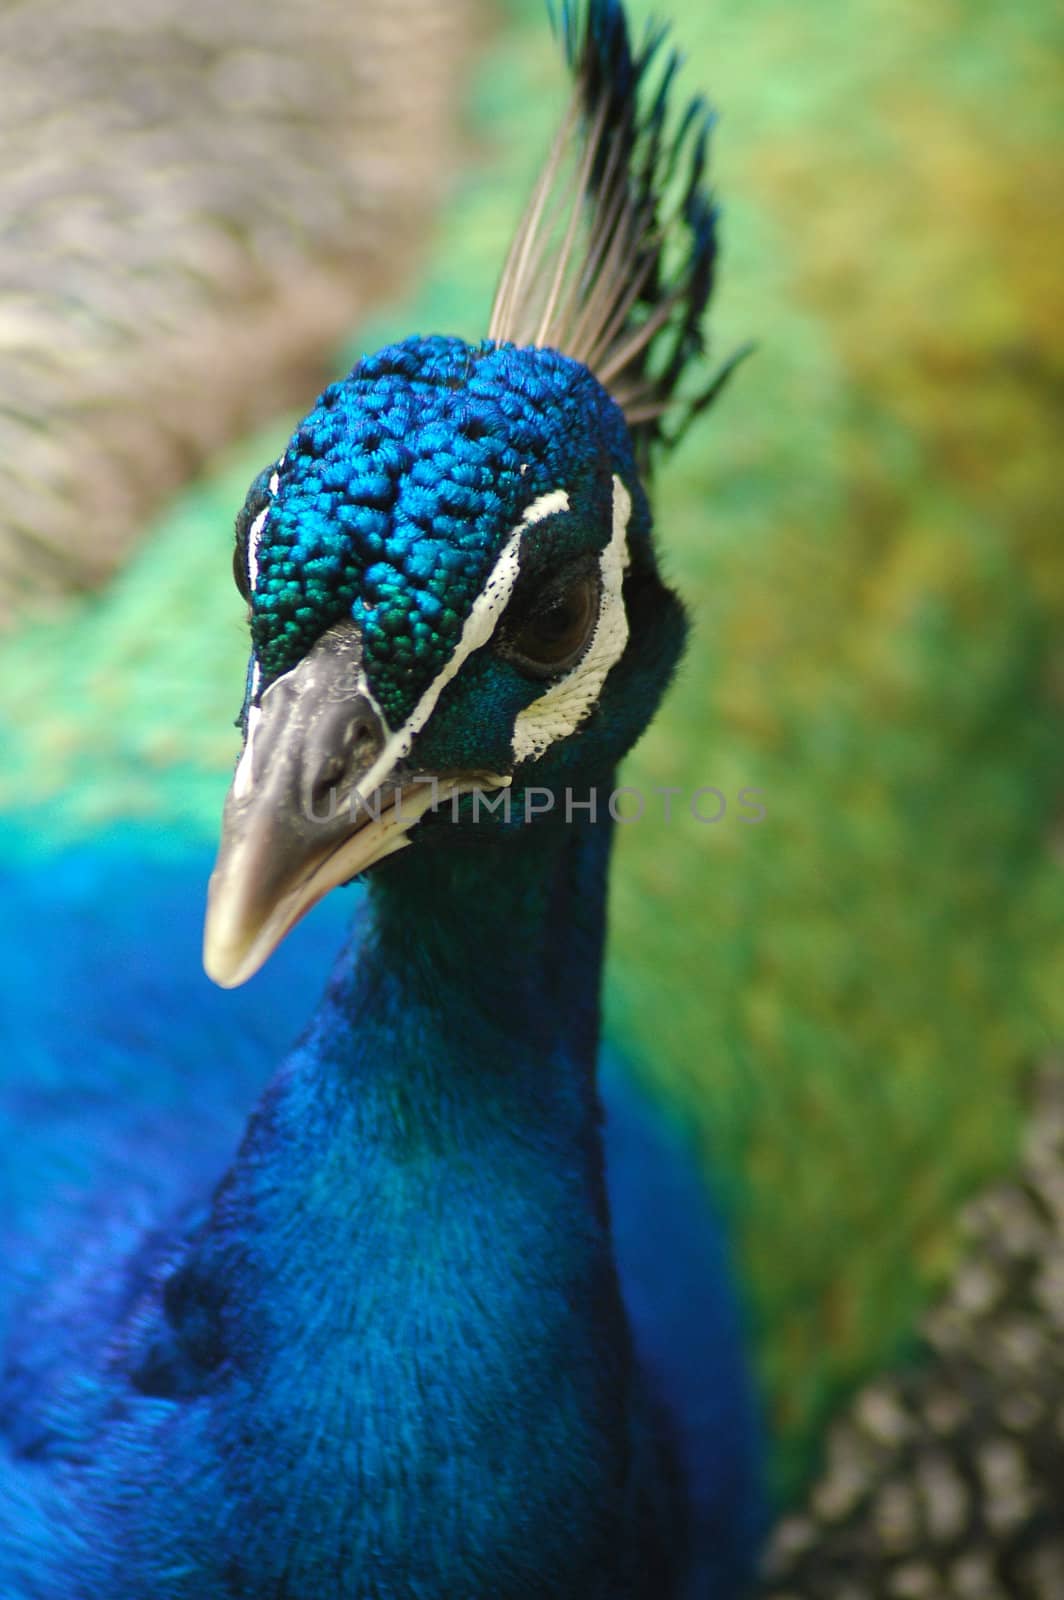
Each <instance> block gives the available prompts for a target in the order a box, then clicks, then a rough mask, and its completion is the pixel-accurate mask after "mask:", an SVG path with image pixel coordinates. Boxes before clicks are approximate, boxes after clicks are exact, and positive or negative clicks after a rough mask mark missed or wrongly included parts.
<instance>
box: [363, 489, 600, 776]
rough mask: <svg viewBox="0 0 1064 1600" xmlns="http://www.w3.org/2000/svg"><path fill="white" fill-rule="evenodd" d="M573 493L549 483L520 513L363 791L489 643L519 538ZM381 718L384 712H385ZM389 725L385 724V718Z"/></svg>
mask: <svg viewBox="0 0 1064 1600" xmlns="http://www.w3.org/2000/svg"><path fill="white" fill-rule="evenodd" d="M568 509H569V495H568V493H567V492H566V490H564V489H551V490H550V491H549V493H547V494H542V495H540V496H539V498H538V499H537V500H533V502H532V504H531V505H530V506H527V507H526V508H525V510H524V512H523V514H522V517H521V521H520V522H519V523H518V524H517V527H516V528H515V529H514V530H513V532H512V533H511V534H510V537H509V538H508V539H507V541H506V543H505V545H504V546H503V548H502V552H501V554H500V555H499V557H498V559H497V561H496V562H495V565H494V567H493V568H492V571H491V576H490V577H489V578H488V581H487V583H486V584H485V585H484V587H483V589H482V590H481V591H480V593H479V594H478V595H477V598H476V599H475V600H474V602H473V609H472V611H471V612H470V613H469V616H468V617H467V618H466V620H465V626H464V627H463V629H462V636H461V638H460V639H459V641H458V644H457V646H456V647H455V650H454V652H453V654H452V655H451V656H450V658H449V660H448V661H447V664H446V665H445V666H444V668H443V670H442V671H441V672H439V673H438V674H437V676H436V677H435V678H434V679H433V680H432V682H431V683H430V684H429V686H428V688H427V689H426V690H425V693H424V694H423V695H422V696H421V699H420V700H419V701H418V703H417V705H416V706H415V707H414V709H413V711H412V712H411V713H410V716H409V717H408V718H407V720H406V721H405V722H404V723H403V726H402V727H401V728H400V729H399V730H398V732H397V733H393V734H392V735H391V736H390V738H389V739H388V741H387V743H386V744H385V746H384V749H383V750H382V751H381V753H380V755H379V756H378V758H377V760H376V761H375V762H374V763H373V766H372V767H371V768H370V770H369V771H368V772H367V773H366V776H365V777H364V778H363V780H362V782H361V783H360V784H359V793H360V794H361V795H363V796H364V797H365V796H368V795H371V794H372V793H373V791H374V790H375V789H376V788H377V787H378V785H379V784H380V782H381V780H382V778H384V777H386V776H387V774H388V773H389V772H390V771H391V769H392V767H393V766H394V765H395V763H396V762H397V761H401V760H402V759H403V757H404V756H405V755H407V754H409V751H410V748H411V746H412V745H413V742H414V740H415V738H416V737H417V735H418V734H419V733H420V731H421V729H422V728H423V727H424V726H425V724H426V722H427V721H428V720H429V717H430V716H431V715H432V713H433V711H434V710H435V709H436V704H437V702H438V700H439V698H440V695H441V694H442V693H443V691H444V689H445V688H446V687H447V685H448V684H449V683H450V682H451V679H452V678H454V677H456V676H457V674H458V673H459V671H460V670H461V668H462V667H463V665H464V664H465V662H466V661H467V660H468V659H469V657H470V656H471V655H472V654H473V651H474V650H479V649H480V648H481V647H482V646H483V645H485V644H487V643H488V641H489V639H490V638H491V637H492V634H493V633H494V632H495V629H496V627H497V625H498V622H499V618H500V617H501V616H502V614H503V612H504V611H505V610H506V607H507V605H508V604H509V602H510V596H511V595H512V594H513V591H514V585H515V583H516V582H517V578H518V575H519V573H520V570H521V556H520V549H521V538H522V535H523V533H524V530H525V528H527V527H528V526H529V524H530V523H534V522H542V520H543V518H544V517H550V516H553V515H554V514H555V513H556V512H559V511H568ZM382 721H383V718H382ZM385 726H387V724H385Z"/></svg>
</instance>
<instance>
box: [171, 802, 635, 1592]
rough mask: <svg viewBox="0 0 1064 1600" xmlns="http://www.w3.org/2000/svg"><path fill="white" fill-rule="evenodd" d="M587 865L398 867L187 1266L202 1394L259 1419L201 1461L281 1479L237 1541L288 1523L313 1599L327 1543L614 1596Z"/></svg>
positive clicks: (623, 1472)
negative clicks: (300, 1534) (205, 1365)
mask: <svg viewBox="0 0 1064 1600" xmlns="http://www.w3.org/2000/svg"><path fill="white" fill-rule="evenodd" d="M608 855H609V832H608V829H607V828H606V827H601V826H600V827H581V826H578V825H574V826H571V827H568V828H546V827H538V826H532V827H529V828H528V830H527V832H524V833H522V834H521V836H520V837H519V838H516V839H515V838H512V837H511V838H499V839H498V840H497V841H495V840H491V839H490V838H489V837H488V836H487V834H486V831H485V834H483V835H481V836H480V837H478V838H477V839H476V840H474V841H473V842H472V843H470V844H468V845H444V846H443V847H442V848H432V847H429V846H420V847H415V848H412V849H410V850H409V851H406V852H403V853H402V854H401V855H399V856H397V857H396V858H395V859H394V860H393V861H391V862H389V863H388V866H387V868H386V869H385V870H384V871H383V872H381V873H380V875H379V877H378V878H377V879H376V880H375V881H374V882H373V887H372V892H371V895H370V904H369V909H368V915H367V919H366V926H365V927H364V928H363V929H362V930H360V939H359V943H358V956H357V960H356V961H352V960H351V959H350V957H345V958H344V959H343V960H342V961H341V963H340V965H339V967H338V969H337V973H336V975H335V976H334V978H333V981H332V983H331V985H330V987H329V990H328V992H327V995H326V998H325V1000H324V1002H323V1004H322V1006H321V1008H320V1009H319V1011H318V1013H317V1016H316V1017H315V1020H314V1022H313V1023H312V1025H311V1028H310V1030H309V1032H308V1034H307V1035H306V1037H305V1038H304V1040H303V1042H302V1043H301V1045H300V1046H299V1047H298V1048H297V1049H296V1051H295V1052H294V1054H293V1055H292V1056H291V1058H290V1059H289V1061H288V1062H287V1063H286V1065H285V1066H284V1067H283V1068H282V1070H281V1072H280V1073H279V1075H278V1076H277V1078H276V1079H275V1080H274V1082H273V1083H272V1085H271V1086H270V1088H269V1090H268V1091H267V1093H266V1095H265V1097H264V1099H263V1101H262V1102H261V1104H260V1106H259V1108H258V1110H257V1111H256V1113H255V1115H254V1116H253V1117H252V1120H251V1122H250V1124H249V1127H248V1132H247V1135H246V1137H245V1140H244V1143H243V1146H242V1148H241V1151H240V1154H239V1156H238V1158H237V1161H236V1162H235V1164H234V1166H233V1168H232V1169H231V1170H230V1172H229V1174H228V1175H227V1178H226V1179H225V1181H224V1182H223V1184H222V1186H221V1188H220V1190H219V1192H218V1196H217V1198H216V1202H215V1207H214V1213H213V1216H212V1219H211V1221H210V1222H209V1224H208V1225H207V1227H206V1229H205V1231H204V1232H203V1233H202V1234H201V1235H200V1236H199V1237H198V1239H197V1240H196V1241H195V1242H194V1244H193V1245H192V1247H191V1251H190V1253H189V1255H188V1257H187V1258H186V1264H185V1266H184V1268H183V1277H184V1279H185V1280H186V1282H185V1285H184V1288H183V1290H182V1295H181V1296H178V1297H176V1298H178V1299H180V1300H182V1303H185V1302H187V1303H188V1304H190V1305H192V1306H194V1307H195V1308H196V1314H195V1316H191V1315H190V1316H189V1318H188V1325H189V1327H190V1328H192V1329H195V1330H200V1329H202V1327H203V1321H204V1318H203V1307H204V1304H205V1303H209V1304H210V1305H211V1306H212V1308H213V1309H212V1313H211V1318H210V1320H211V1325H212V1326H214V1327H215V1328H216V1329H217V1335H216V1342H217V1344H218V1346H220V1359H219V1356H218V1354H217V1353H216V1355H215V1356H214V1357H213V1358H212V1359H213V1360H214V1362H215V1366H216V1370H217V1371H218V1372H219V1373H220V1374H229V1375H231V1377H232V1380H233V1381H236V1382H237V1388H238V1389H239V1388H240V1387H241V1386H242V1385H243V1384H244V1383H246V1382H250V1383H251V1385H252V1386H253V1388H254V1391H255V1393H256V1394H257V1396H259V1397H260V1398H259V1401H258V1404H257V1406H256V1409H255V1421H256V1426H257V1427H261V1429H262V1435H261V1441H260V1443H259V1446H258V1448H257V1449H252V1450H249V1449H248V1447H247V1428H248V1416H247V1405H246V1401H245V1402H244V1403H243V1405H241V1404H240V1403H239V1400H237V1402H236V1403H234V1406H233V1411H232V1421H233V1427H234V1429H239V1430H240V1437H241V1445H240V1447H239V1448H237V1447H236V1446H235V1442H234V1443H233V1444H232V1445H231V1444H230V1443H229V1442H227V1440H226V1439H225V1437H224V1426H223V1429H222V1435H221V1437H220V1440H219V1450H220V1452H221V1455H222V1457H223V1459H228V1460H232V1461H234V1462H235V1461H237V1460H245V1461H246V1460H252V1461H256V1462H258V1463H259V1464H260V1468H261V1464H262V1463H263V1462H264V1461H265V1462H269V1461H270V1460H271V1459H272V1458H274V1457H276V1458H277V1462H278V1465H277V1468H276V1471H275V1472H273V1473H272V1474H271V1473H269V1472H267V1473H265V1474H264V1473H263V1472H262V1471H261V1470H260V1471H259V1472H258V1473H257V1475H256V1479H255V1481H254V1483H249V1484H247V1485H246V1486H241V1492H242V1494H243V1497H244V1499H245V1500H246V1501H250V1502H252V1504H251V1505H250V1507H249V1512H250V1525H251V1526H255V1525H257V1524H258V1523H260V1522H261V1523H262V1524H263V1525H268V1524H269V1523H270V1521H271V1518H272V1517H273V1516H275V1515H276V1514H280V1513H279V1511H278V1508H279V1507H280V1508H283V1510H284V1515H285V1516H286V1518H287V1519H288V1520H289V1521H290V1522H293V1518H294V1519H295V1520H294V1522H293V1526H298V1527H299V1528H302V1527H304V1526H306V1528H307V1529H308V1543H307V1547H306V1549H305V1550H303V1549H302V1547H301V1546H300V1545H298V1541H297V1546H296V1547H295V1548H293V1549H292V1551H291V1552H290V1560H291V1563H293V1564H294V1566H295V1568H300V1563H301V1562H303V1563H305V1564H306V1565H305V1575H306V1582H307V1584H308V1585H309V1586H310V1590H311V1592H314V1593H320V1594H322V1596H323V1597H324V1596H325V1595H326V1594H327V1592H328V1591H327V1590H326V1589H324V1588H322V1587H321V1582H322V1579H321V1575H320V1574H317V1573H315V1571H314V1570H313V1562H314V1559H315V1551H316V1550H319V1549H320V1548H322V1539H321V1536H320V1530H321V1525H322V1519H323V1518H325V1519H328V1520H329V1521H332V1520H334V1519H339V1520H338V1522H337V1526H338V1528H340V1527H342V1528H343V1530H344V1532H343V1538H344V1540H345V1542H346V1544H347V1545H348V1546H357V1548H358V1552H359V1554H358V1559H359V1560H360V1561H361V1562H370V1563H372V1564H373V1572H374V1573H376V1574H377V1575H378V1576H379V1578H380V1581H381V1582H382V1583H384V1584H385V1587H387V1583H388V1582H390V1581H396V1582H398V1581H399V1579H400V1577H402V1580H403V1582H404V1583H405V1584H406V1585H407V1587H408V1589H409V1591H410V1592H413V1591H414V1589H416V1590H417V1592H418V1593H423V1594H425V1595H426V1596H428V1595H432V1596H435V1595H437V1594H439V1595H440V1596H442V1595H444V1594H458V1593H467V1592H468V1593H473V1592H477V1593H479V1592H480V1591H479V1589H478V1590H474V1589H473V1587H472V1586H471V1584H470V1573H471V1572H472V1571H473V1570H475V1569H476V1568H477V1566H478V1563H480V1564H482V1563H483V1561H484V1560H485V1559H490V1560H491V1562H493V1563H494V1565H493V1566H492V1568H491V1584H490V1585H489V1590H490V1592H492V1593H493V1594H497V1595H498V1596H499V1597H500V1600H501V1597H503V1596H505V1595H508V1594H510V1593H514V1594H517V1593H525V1592H551V1593H557V1594H559V1595H563V1594H569V1593H572V1594H574V1595H576V1594H580V1595H582V1596H584V1597H591V1596H596V1595H599V1594H603V1595H605V1594H613V1593H619V1592H620V1590H619V1589H618V1587H617V1567H616V1563H617V1562H618V1561H620V1560H622V1559H623V1557H622V1555H621V1547H622V1545H623V1543H624V1539H623V1533H624V1527H625V1519H626V1515H627V1514H628V1513H627V1511H626V1508H625V1495H626V1492H627V1488H626V1485H627V1481H628V1476H629V1465H630V1464H629V1459H628V1457H629V1422H630V1418H629V1407H630V1399H631V1396H630V1383H631V1358H630V1350H629V1338H628V1329H627V1324H626V1322H625V1318H624V1314H623V1311H622V1308H621V1303H620V1293H619V1288H618V1283H617V1277H616V1271H615V1267H614V1261H613V1254H612V1248H611V1243H610V1237H609V1226H608V1218H607V1206H606V1199H605V1185H604V1176H603V1161H602V1146H601V1138H600V1129H599V1115H600V1114H599V1104H598V1096H597V1090H596V1086H595V1058H596V1052H597V1045H598V1026H599V981H600V972H601V958H602V944H603V933H604V914H605V889H606V868H607V862H608ZM171 1298H172V1299H173V1298H175V1297H173V1296H172V1297H171ZM175 1333H176V1340H177V1344H178V1346H179V1347H180V1346H181V1345H182V1344H183V1343H184V1342H186V1341H184V1340H183V1336H182V1325H181V1318H180V1317H178V1326H177V1328H176V1330H175ZM179 1359H187V1353H186V1355H185V1356H184V1357H179ZM560 1375H563V1377H562V1376H560ZM216 1414H224V1408H216ZM337 1415H341V1416H342V1417H343V1418H344V1419H345V1421H344V1424H343V1427H342V1428H340V1429H339V1431H335V1432H334V1430H335V1428H336V1424H335V1422H334V1421H332V1420H330V1419H335V1418H336V1417H337ZM323 1440H324V1441H326V1442H325V1443H323ZM330 1440H331V1441H332V1442H331V1443H329V1442H328V1441H330ZM275 1502H276V1503H275ZM293 1508H301V1510H300V1514H299V1515H298V1516H296V1513H295V1511H294V1509H293ZM410 1508H412V1510H411V1515H412V1516H413V1517H414V1519H415V1521H416V1524H417V1528H416V1530H415V1528H414V1527H413V1526H407V1522H406V1517H407V1512H408V1509H410ZM314 1529H317V1530H318V1532H317V1533H316V1534H312V1530H314ZM437 1529H438V1530H439V1538H438V1540H435V1539H434V1535H433V1530H437ZM415 1533H416V1539H417V1548H418V1549H419V1550H421V1551H422V1552H423V1556H419V1557H418V1560H419V1561H422V1560H423V1568H422V1569H420V1570H419V1571H417V1572H415V1573H413V1574H412V1573H411V1571H410V1570H409V1563H410V1561H411V1559H412V1558H411V1540H413V1539H414V1538H415ZM252 1543H253V1540H252ZM489 1552H490V1557H489V1556H488V1555H487V1554H486V1553H489ZM246 1554H247V1553H246V1552H245V1557H246ZM268 1554H269V1553H268V1551H267V1550H266V1549H265V1547H264V1550H263V1552H262V1560H267V1559H268ZM404 1562H405V1563H406V1565H404ZM248 1573H249V1577H254V1578H255V1581H257V1582H261V1581H262V1574H261V1572H259V1571H258V1569H257V1568H256V1566H255V1563H254V1561H252V1563H251V1565H250V1566H249V1568H248ZM552 1574H553V1576H552ZM413 1577H417V1578H418V1579H419V1584H420V1586H419V1584H414V1583H413V1582H412V1578H413ZM315 1583H316V1584H318V1588H317V1589H314V1588H313V1584H315ZM552 1583H553V1585H554V1586H553V1587H552V1586H551V1585H552ZM611 1585H612V1587H611ZM537 1586H538V1587H537ZM293 1592H297V1591H296V1590H295V1589H293ZM298 1592H302V1591H298ZM366 1592H367V1593H369V1592H376V1591H375V1590H372V1591H371V1589H370V1588H368V1587H367V1590H366Z"/></svg>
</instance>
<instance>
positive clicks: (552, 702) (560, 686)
mask: <svg viewBox="0 0 1064 1600" xmlns="http://www.w3.org/2000/svg"><path fill="white" fill-rule="evenodd" d="M631 514H632V497H631V495H630V494H629V493H628V490H627V489H626V488H625V486H624V484H623V483H622V482H621V480H620V478H619V477H617V475H616V473H615V474H614V477H613V532H612V535H611V538H610V542H609V544H608V545H607V546H606V548H605V550H603V552H602V555H601V557H600V558H599V570H600V572H601V576H602V595H601V599H600V601H599V614H598V621H597V622H596V624H595V631H594V633H593V634H592V636H591V643H590V644H589V645H588V647H587V649H586V650H585V651H584V654H583V655H582V656H581V658H580V660H579V661H578V662H577V664H576V666H575V667H574V668H573V669H572V671H571V672H567V673H566V675H565V677H564V678H559V679H558V681H557V682H556V683H552V684H551V686H550V688H549V689H548V690H547V692H546V693H545V694H542V695H540V697H539V699H538V700H534V701H533V702H532V704H531V705H530V706H526V707H525V709H524V710H523V711H521V712H519V713H518V715H517V720H516V722H515V723H514V734H513V754H514V760H515V761H528V760H530V759H532V758H534V757H536V756H541V755H542V754H543V753H544V751H545V750H547V749H549V748H550V746H551V745H552V744H556V743H557V741H558V740H559V739H565V738H567V737H568V736H569V734H571V733H573V732H575V730H576V729H577V728H578V727H579V726H580V724H581V722H583V720H584V718H585V717H586V716H587V714H588V712H589V711H590V710H591V707H592V706H593V705H594V704H595V701H596V700H597V699H598V697H599V694H600V692H601V689H602V685H603V684H604V683H605V681H606V678H607V675H608V674H609V672H610V669H611V668H612V667H613V666H615V665H616V663H617V662H618V661H619V660H620V659H621V656H622V655H623V654H624V647H625V645H626V644H627V643H628V614H627V612H626V611H625V609H624V593H623V588H624V573H625V568H626V567H627V566H628V563H629V554H628V522H629V519H630V517H631Z"/></svg>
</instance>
